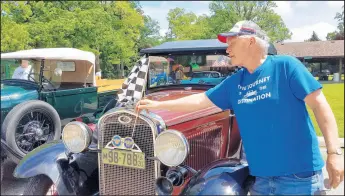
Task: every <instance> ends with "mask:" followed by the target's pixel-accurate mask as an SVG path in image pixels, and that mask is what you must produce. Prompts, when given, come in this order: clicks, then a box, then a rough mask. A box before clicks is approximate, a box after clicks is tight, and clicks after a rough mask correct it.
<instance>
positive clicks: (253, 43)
mask: <svg viewBox="0 0 345 196" xmlns="http://www.w3.org/2000/svg"><path fill="white" fill-rule="evenodd" d="M249 43H250V45H255V44H256V39H255V37H251V38H250V39H249Z"/></svg>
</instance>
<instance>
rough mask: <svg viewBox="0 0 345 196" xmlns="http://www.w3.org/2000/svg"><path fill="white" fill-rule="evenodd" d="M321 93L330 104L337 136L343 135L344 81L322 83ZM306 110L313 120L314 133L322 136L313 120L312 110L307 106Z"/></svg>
mask: <svg viewBox="0 0 345 196" xmlns="http://www.w3.org/2000/svg"><path fill="white" fill-rule="evenodd" d="M322 86H323V90H322V91H323V93H324V94H325V96H326V98H327V101H328V103H329V104H330V106H331V108H332V110H333V113H334V116H335V119H336V121H337V124H338V133H339V137H342V138H343V137H344V83H336V84H322ZM308 112H309V114H310V116H311V119H312V121H313V124H314V127H315V129H316V133H317V135H319V136H322V132H321V131H320V128H319V126H318V124H317V122H316V120H315V116H314V114H313V112H312V111H311V110H310V109H309V108H308Z"/></svg>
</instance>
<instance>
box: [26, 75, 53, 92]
mask: <svg viewBox="0 0 345 196" xmlns="http://www.w3.org/2000/svg"><path fill="white" fill-rule="evenodd" d="M31 75H37V76H38V77H39V76H40V75H39V74H38V73H30V74H29V75H28V78H31V79H33V80H34V81H35V82H36V83H39V81H36V80H35V78H34V77H33V76H31ZM42 80H43V81H45V82H48V83H49V84H50V85H51V86H52V87H53V88H54V89H55V88H56V86H55V85H54V84H53V83H52V82H50V81H49V80H48V79H47V78H45V77H44V76H43V75H42Z"/></svg>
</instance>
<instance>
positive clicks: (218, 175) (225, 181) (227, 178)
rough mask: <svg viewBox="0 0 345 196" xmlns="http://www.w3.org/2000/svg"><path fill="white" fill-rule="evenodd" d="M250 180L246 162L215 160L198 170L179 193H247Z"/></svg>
mask: <svg viewBox="0 0 345 196" xmlns="http://www.w3.org/2000/svg"><path fill="white" fill-rule="evenodd" d="M251 182H253V180H252V178H251V176H249V168H248V165H247V164H242V163H240V162H231V161H230V162H228V163H227V162H223V163H220V162H216V163H213V164H212V165H211V166H209V167H206V168H204V169H203V170H201V171H200V172H198V174H196V176H194V177H193V178H192V179H191V180H190V181H189V182H188V183H187V184H186V186H185V187H184V189H183V190H182V192H181V195H247V193H248V187H249V185H250V183H251Z"/></svg>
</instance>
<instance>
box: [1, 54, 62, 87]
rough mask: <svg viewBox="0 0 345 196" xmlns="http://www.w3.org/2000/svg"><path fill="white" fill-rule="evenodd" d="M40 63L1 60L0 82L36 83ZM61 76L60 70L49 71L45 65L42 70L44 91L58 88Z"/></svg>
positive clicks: (48, 67)
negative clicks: (11, 80) (27, 81)
mask: <svg viewBox="0 0 345 196" xmlns="http://www.w3.org/2000/svg"><path fill="white" fill-rule="evenodd" d="M40 63H41V62H40V61H26V60H24V61H21V60H1V80H6V79H16V80H29V81H33V82H36V83H38V82H39V75H40ZM61 74H62V70H61V69H59V68H55V69H51V68H50V66H49V65H46V66H45V67H44V70H43V76H44V79H45V80H43V85H44V87H45V89H56V88H58V87H59V86H60V84H61Z"/></svg>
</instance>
